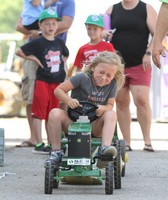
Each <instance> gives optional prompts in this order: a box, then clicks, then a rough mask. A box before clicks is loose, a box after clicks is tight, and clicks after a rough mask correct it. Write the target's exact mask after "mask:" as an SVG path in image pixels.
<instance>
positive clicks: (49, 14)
mask: <svg viewBox="0 0 168 200" xmlns="http://www.w3.org/2000/svg"><path fill="white" fill-rule="evenodd" d="M52 18H54V19H57V20H58V21H61V18H59V17H58V15H57V13H56V12H54V11H53V10H52V9H45V10H43V11H42V12H41V14H40V17H39V22H41V21H42V20H44V19H52Z"/></svg>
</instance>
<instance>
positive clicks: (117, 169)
mask: <svg viewBox="0 0 168 200" xmlns="http://www.w3.org/2000/svg"><path fill="white" fill-rule="evenodd" d="M114 146H115V147H116V149H117V156H116V157H115V159H114V186H115V189H121V165H120V162H121V146H120V141H119V140H116V141H115V142H114Z"/></svg>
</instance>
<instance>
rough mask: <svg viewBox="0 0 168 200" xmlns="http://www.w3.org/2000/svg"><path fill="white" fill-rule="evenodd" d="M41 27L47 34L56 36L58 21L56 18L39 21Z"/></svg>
mask: <svg viewBox="0 0 168 200" xmlns="http://www.w3.org/2000/svg"><path fill="white" fill-rule="evenodd" d="M39 27H40V29H41V31H42V33H43V35H45V36H54V35H55V33H56V31H57V27H58V22H57V20H56V19H44V20H43V21H42V22H41V23H39Z"/></svg>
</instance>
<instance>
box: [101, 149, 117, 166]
mask: <svg viewBox="0 0 168 200" xmlns="http://www.w3.org/2000/svg"><path fill="white" fill-rule="evenodd" d="M108 154H111V155H112V156H113V158H115V157H116V156H117V150H116V148H115V147H113V146H100V147H99V150H98V156H101V155H108ZM108 162H109V161H102V160H101V159H98V161H97V167H98V168H100V169H102V168H105V167H106V164H107V163H108Z"/></svg>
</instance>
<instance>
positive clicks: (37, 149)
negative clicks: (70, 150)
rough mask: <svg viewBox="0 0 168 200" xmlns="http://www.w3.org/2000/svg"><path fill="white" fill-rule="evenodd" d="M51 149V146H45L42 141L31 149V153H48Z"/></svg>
mask: <svg viewBox="0 0 168 200" xmlns="http://www.w3.org/2000/svg"><path fill="white" fill-rule="evenodd" d="M50 151H51V148H50V149H49V148H47V147H46V146H45V144H44V143H42V144H41V145H40V146H35V148H34V149H33V151H32V152H33V153H38V154H44V155H48V154H49V153H50Z"/></svg>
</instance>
